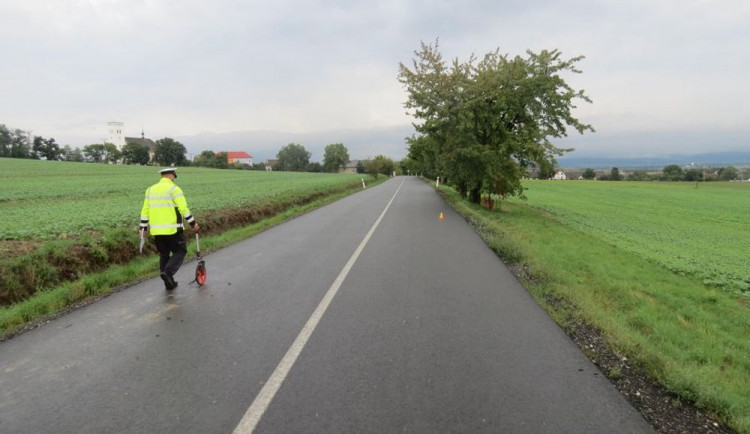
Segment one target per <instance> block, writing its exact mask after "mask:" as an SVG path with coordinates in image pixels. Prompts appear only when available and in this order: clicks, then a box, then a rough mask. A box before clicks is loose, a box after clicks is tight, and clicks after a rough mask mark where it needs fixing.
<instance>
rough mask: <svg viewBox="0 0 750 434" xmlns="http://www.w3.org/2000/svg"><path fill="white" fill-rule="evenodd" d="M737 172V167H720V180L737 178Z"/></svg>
mask: <svg viewBox="0 0 750 434" xmlns="http://www.w3.org/2000/svg"><path fill="white" fill-rule="evenodd" d="M738 173H739V172H738V171H737V168H736V167H734V166H729V167H722V168H721V169H719V179H721V180H722V181H732V180H734V179H737V174H738Z"/></svg>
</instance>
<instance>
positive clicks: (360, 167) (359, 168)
mask: <svg viewBox="0 0 750 434" xmlns="http://www.w3.org/2000/svg"><path fill="white" fill-rule="evenodd" d="M357 173H367V169H365V163H363V162H362V160H360V161H357Z"/></svg>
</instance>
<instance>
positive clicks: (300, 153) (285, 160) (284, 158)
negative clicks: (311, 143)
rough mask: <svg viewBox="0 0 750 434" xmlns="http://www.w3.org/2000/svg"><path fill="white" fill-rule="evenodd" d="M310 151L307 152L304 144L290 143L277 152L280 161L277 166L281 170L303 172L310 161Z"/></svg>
mask: <svg viewBox="0 0 750 434" xmlns="http://www.w3.org/2000/svg"><path fill="white" fill-rule="evenodd" d="M310 155H311V154H310V153H309V152H307V150H306V149H305V147H304V146H302V145H300V144H297V143H290V144H288V145H286V146H284V147H283V148H281V150H280V151H279V153H278V154H276V158H277V159H278V163H277V164H276V167H278V168H279V170H285V171H293V172H302V171H304V170H305V168H306V167H307V164H308V163H309V162H310Z"/></svg>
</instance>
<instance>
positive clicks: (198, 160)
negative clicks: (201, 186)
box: [193, 151, 229, 169]
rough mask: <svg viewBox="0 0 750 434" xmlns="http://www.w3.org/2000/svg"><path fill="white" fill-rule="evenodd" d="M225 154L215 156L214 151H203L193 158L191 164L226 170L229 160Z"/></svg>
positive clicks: (220, 153)
mask: <svg viewBox="0 0 750 434" xmlns="http://www.w3.org/2000/svg"><path fill="white" fill-rule="evenodd" d="M227 156H228V155H227V153H226V152H219V153H218V154H215V153H214V151H203V152H201V153H200V155H198V156H197V157H195V161H193V164H195V165H196V166H203V167H213V168H214V169H228V168H229V159H228V158H227Z"/></svg>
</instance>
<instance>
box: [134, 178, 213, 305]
mask: <svg viewBox="0 0 750 434" xmlns="http://www.w3.org/2000/svg"><path fill="white" fill-rule="evenodd" d="M159 173H160V174H161V179H160V180H159V182H157V183H156V184H154V185H152V186H151V187H149V188H148V189H146V197H145V199H144V201H143V208H141V225H140V230H141V232H142V233H143V234H144V235H145V234H146V233H148V232H150V233H151V235H153V236H154V240H155V241H156V249H157V250H158V251H159V255H160V258H159V271H160V272H161V274H160V277H161V279H162V280H163V281H164V286H165V287H166V289H167V291H171V290H173V289H175V288H176V287H177V282H176V281H175V280H174V275H175V273H177V270H179V269H180V266H182V261H183V260H184V259H185V255H186V254H187V242H186V240H185V234H184V232H183V227H184V225H183V219H184V221H186V222H187V223H188V224H190V226H191V227H192V228H193V230H194V231H195V232H198V231H199V230H200V225H198V223H197V222H196V221H195V218H194V217H193V215H192V214H191V213H190V210H189V209H188V206H187V200H185V194H184V193H183V192H182V189H181V188H180V187H179V186H178V185H177V184H175V183H174V180H175V179H177V169H176V168H174V167H167V168H164V169H162V170H160V171H159ZM170 255H171V256H170Z"/></svg>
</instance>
